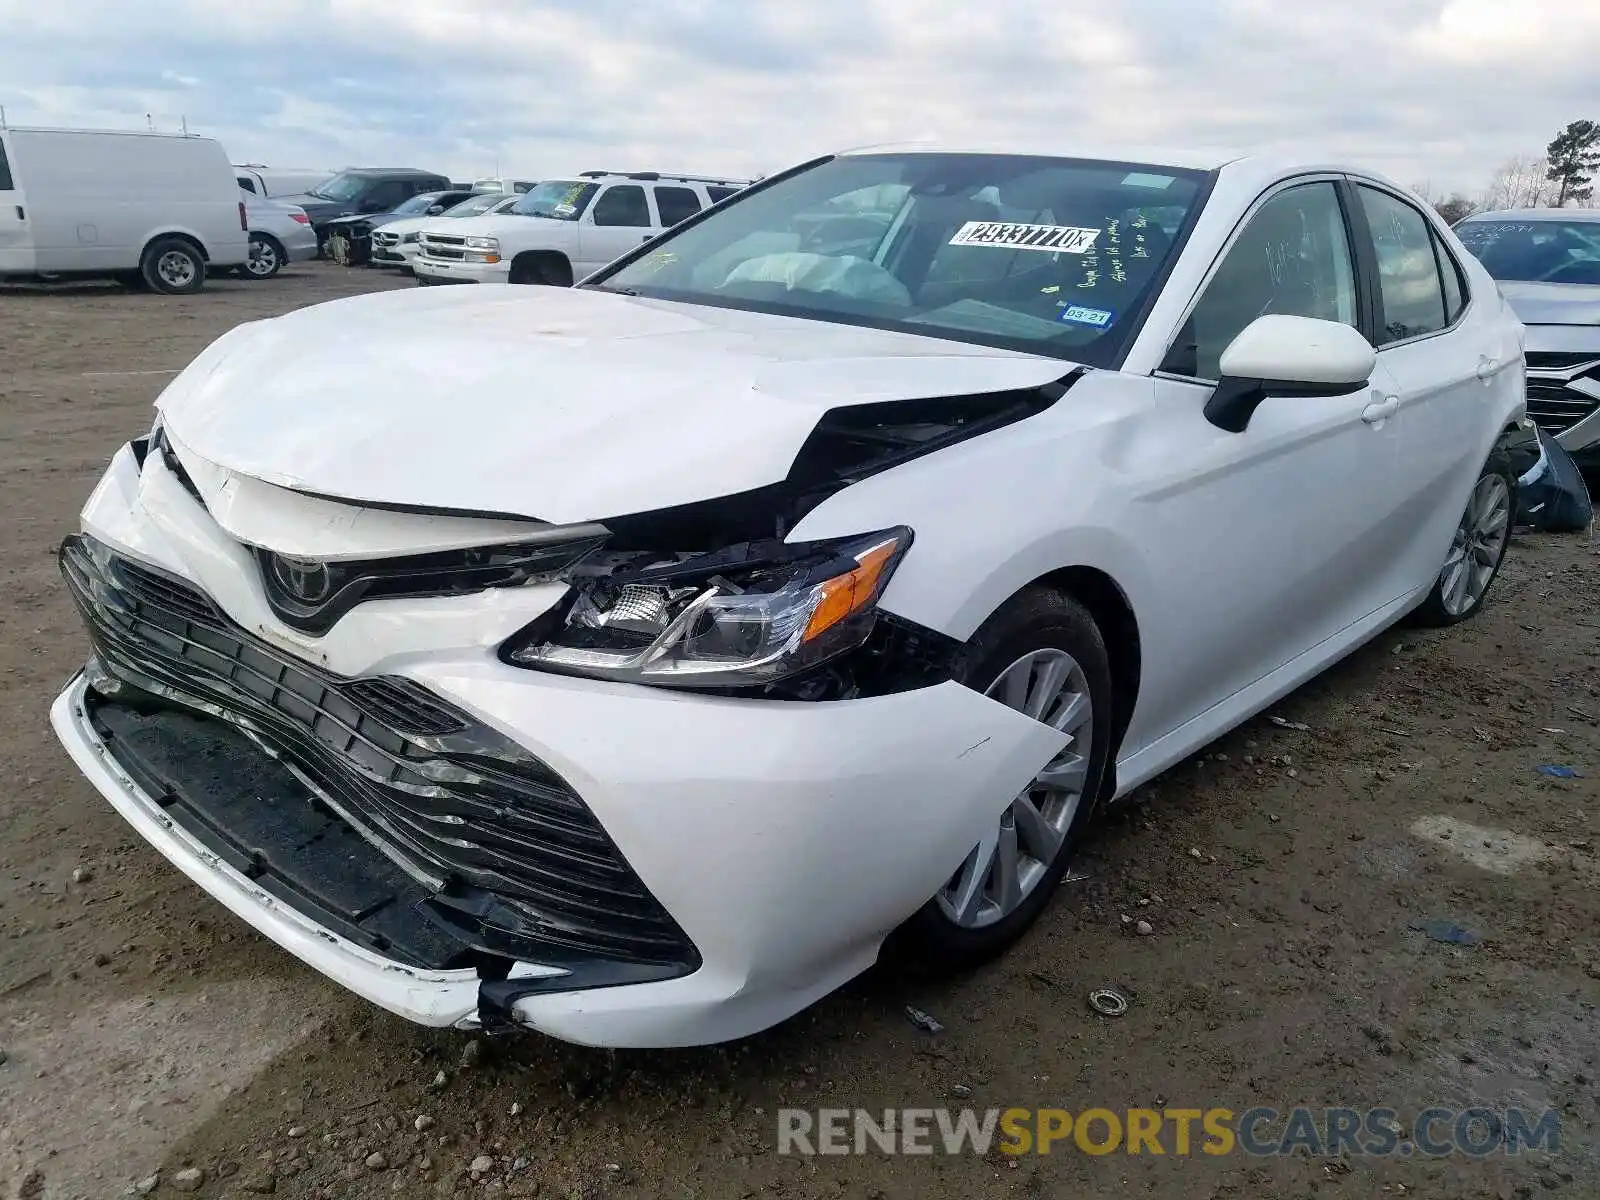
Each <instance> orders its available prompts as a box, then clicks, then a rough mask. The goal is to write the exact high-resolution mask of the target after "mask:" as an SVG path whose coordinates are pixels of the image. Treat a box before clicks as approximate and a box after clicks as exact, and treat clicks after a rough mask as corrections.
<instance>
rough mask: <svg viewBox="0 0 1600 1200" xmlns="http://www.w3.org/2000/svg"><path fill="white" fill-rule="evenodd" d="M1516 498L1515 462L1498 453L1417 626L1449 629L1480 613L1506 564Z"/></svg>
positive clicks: (1417, 615) (1482, 475)
mask: <svg viewBox="0 0 1600 1200" xmlns="http://www.w3.org/2000/svg"><path fill="white" fill-rule="evenodd" d="M1516 502H1517V481H1516V477H1515V476H1513V475H1512V473H1511V466H1510V464H1509V463H1508V462H1506V461H1505V460H1504V458H1503V456H1501V455H1498V454H1497V455H1494V456H1492V457H1491V458H1490V459H1489V461H1488V462H1486V463H1484V465H1483V470H1482V471H1481V472H1479V474H1478V481H1477V482H1476V483H1475V484H1473V485H1472V494H1471V495H1470V496H1469V497H1467V507H1466V509H1465V510H1464V511H1463V512H1462V514H1461V520H1460V522H1459V523H1458V524H1457V526H1456V532H1455V536H1453V537H1452V538H1451V539H1450V550H1449V553H1448V554H1446V555H1445V560H1444V566H1443V567H1441V568H1440V570H1439V576H1438V578H1437V579H1435V580H1434V581H1433V589H1432V590H1431V591H1429V593H1428V598H1427V599H1426V600H1424V601H1423V602H1422V603H1421V604H1420V605H1419V606H1418V607H1417V609H1416V610H1415V612H1413V614H1412V620H1413V623H1414V624H1417V625H1421V626H1425V627H1430V628H1443V627H1444V626H1447V625H1456V624H1459V623H1460V622H1462V621H1465V620H1467V619H1468V618H1469V617H1473V616H1476V615H1477V613H1478V610H1479V609H1481V608H1482V607H1483V602H1484V600H1485V599H1487V598H1488V595H1489V586H1490V585H1491V584H1492V583H1494V581H1495V577H1496V576H1497V575H1499V574H1500V567H1501V566H1502V565H1503V564H1504V562H1505V559H1506V548H1507V547H1508V546H1509V545H1510V544H1511V524H1512V515H1513V513H1514V511H1515V509H1516Z"/></svg>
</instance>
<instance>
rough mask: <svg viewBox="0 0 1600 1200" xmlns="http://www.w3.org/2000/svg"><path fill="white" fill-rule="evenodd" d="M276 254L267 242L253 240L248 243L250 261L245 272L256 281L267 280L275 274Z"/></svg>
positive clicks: (276, 267)
mask: <svg viewBox="0 0 1600 1200" xmlns="http://www.w3.org/2000/svg"><path fill="white" fill-rule="evenodd" d="M278 265H279V264H278V252H277V250H276V249H274V248H273V245H272V243H271V242H269V241H265V240H263V239H259V238H253V239H251V242H250V261H249V262H248V263H246V264H245V270H246V271H248V272H250V274H251V276H252V277H254V278H256V279H267V278H269V277H270V276H272V275H274V274H276V273H277V270H278Z"/></svg>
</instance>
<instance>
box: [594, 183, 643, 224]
mask: <svg viewBox="0 0 1600 1200" xmlns="http://www.w3.org/2000/svg"><path fill="white" fill-rule="evenodd" d="M594 223H595V224H596V225H631V226H637V227H641V228H646V229H647V228H649V226H650V205H649V202H648V201H646V200H645V196H644V189H643V188H642V187H640V186H639V185H638V184H635V183H619V184H615V185H613V186H612V187H608V188H607V189H606V190H605V191H603V192H601V193H600V198H599V199H598V200H596V201H595V202H594Z"/></svg>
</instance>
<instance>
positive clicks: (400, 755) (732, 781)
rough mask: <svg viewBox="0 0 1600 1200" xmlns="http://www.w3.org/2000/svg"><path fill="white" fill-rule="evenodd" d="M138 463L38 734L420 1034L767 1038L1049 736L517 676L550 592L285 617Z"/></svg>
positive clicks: (940, 715) (994, 809)
mask: <svg viewBox="0 0 1600 1200" xmlns="http://www.w3.org/2000/svg"><path fill="white" fill-rule="evenodd" d="M147 474H149V475H150V476H151V477H150V478H148V479H146V480H144V481H143V483H144V486H141V479H140V474H139V469H138V462H137V461H136V457H135V456H134V455H132V454H129V453H124V454H120V455H119V456H118V457H117V458H116V459H115V460H114V461H113V464H112V466H111V468H110V470H109V471H108V473H107V476H106V478H105V479H104V480H103V481H102V484H101V486H100V487H98V488H97V489H96V491H95V493H94V495H93V496H92V497H91V499H90V501H89V504H88V505H87V506H86V508H85V510H84V514H83V525H84V528H85V530H86V531H87V532H86V533H85V534H84V535H82V536H79V537H75V538H69V539H68V541H67V543H66V544H65V545H64V546H63V551H62V560H63V568H64V571H65V573H66V574H67V578H68V584H69V588H70V590H71V591H72V593H73V596H74V599H75V600H76V602H77V603H78V604H79V607H80V609H81V610H82V611H83V614H84V617H85V621H86V624H87V625H88V628H89V633H90V638H91V641H92V643H93V645H94V652H95V656H96V657H95V659H94V660H92V662H91V664H90V667H89V668H88V673H86V674H80V675H79V676H78V677H77V678H75V679H74V680H73V681H72V682H71V683H70V684H69V685H68V687H67V688H66V689H65V691H63V693H62V694H61V696H60V697H59V698H58V699H57V701H56V702H55V705H54V707H53V709H52V723H53V725H54V727H55V730H56V732H57V734H58V736H59V737H60V739H61V741H62V743H63V745H64V746H65V747H66V748H67V750H68V751H69V752H70V754H71V756H72V758H73V760H74V761H75V762H76V763H77V765H78V767H79V768H80V770H81V771H82V772H83V774H84V776H85V777H86V778H87V779H88V780H89V781H90V782H91V783H92V784H93V785H94V786H95V787H96V788H97V789H98V790H99V791H100V792H101V793H102V794H103V795H105V796H106V798H107V799H108V800H109V801H110V802H111V803H112V804H113V806H115V807H116V809H117V810H118V811H119V812H120V813H122V815H123V816H124V817H125V818H126V819H127V820H128V821H129V823H130V824H132V825H133V826H134V827H135V828H136V829H137V830H138V831H139V833H140V834H141V836H143V837H144V838H146V839H147V840H148V841H149V842H150V843H151V844H152V845H153V846H155V847H156V848H157V849H158V850H159V851H160V852H161V853H163V854H164V855H166V856H167V857H168V858H169V859H171V860H172V862H173V863H174V864H175V865H177V866H178V867H179V868H180V869H181V870H182V871H183V872H184V874H185V875H187V876H188V877H189V878H190V879H192V880H194V881H195V882H196V883H198V884H199V885H200V886H201V887H202V888H204V889H205V890H206V891H207V892H209V893H210V894H211V895H213V896H214V897H216V898H217V899H218V900H219V901H221V902H222V903H223V904H225V905H226V906H227V907H228V908H229V909H230V910H231V911H232V912H234V913H235V914H236V915H237V916H239V917H240V918H241V919H243V920H244V921H246V922H247V923H249V924H250V925H252V926H254V927H255V928H256V929H257V930H259V931H260V932H262V933H263V934H265V935H266V936H267V937H269V938H271V939H272V940H273V941H275V942H277V943H278V944H279V945H281V946H282V947H284V948H285V949H287V950H289V951H290V952H291V953H293V954H295V955H296V956H298V957H299V958H301V959H302V960H303V961H305V962H306V963H307V964H308V965H310V966H312V967H313V968H314V969H316V970H318V971H320V972H322V973H323V974H325V975H327V976H328V977H329V978H330V979H332V980H334V981H336V982H338V983H340V984H342V985H344V986H345V987H346V988H348V989H350V990H351V991H354V992H356V993H357V994H359V995H361V996H363V997H364V998H366V999H367V1000H369V1001H371V1002H372V1003H374V1004H377V1005H380V1006H381V1007H383V1008H385V1009H388V1010H389V1011H391V1012H394V1013H396V1014H398V1015H400V1016H403V1017H405V1018H407V1019H408V1020H411V1021H415V1022H418V1023H420V1024H425V1025H431V1026H438V1027H449V1026H457V1027H462V1028H489V1029H494V1028H502V1027H510V1026H515V1027H521V1028H528V1029H534V1030H538V1031H541V1032H544V1033H547V1034H550V1035H552V1036H555V1037H558V1038H561V1039H563V1040H566V1041H570V1042H576V1043H581V1044H587V1045H598V1046H613V1047H667V1046H684V1045H700V1044H707V1043H714V1042H721V1041H727V1040H730V1039H733V1038H738V1037H744V1036H748V1035H750V1034H753V1033H756V1032H758V1031H760V1030H762V1029H765V1028H767V1027H769V1026H771V1025H774V1024H776V1023H778V1022H779V1021H782V1020H784V1019H786V1018H788V1017H790V1016H792V1015H793V1014H795V1013H796V1012H798V1011H800V1010H801V1009H803V1008H805V1007H806V1006H807V1005H809V1004H811V1003H812V1002H813V1001H815V1000H817V999H819V998H820V997H822V996H823V995H826V994H827V993H828V992H830V991H832V990H833V989H834V988H836V987H838V986H839V985H840V984H842V983H844V982H845V981H846V980H848V979H849V978H851V977H852V976H854V975H856V974H858V973H859V972H860V971H862V970H864V969H865V968H867V967H868V966H870V965H871V964H872V962H873V961H874V960H875V959H876V957H877V953H878V949H879V947H880V945H881V944H882V941H883V939H884V937H885V936H886V935H887V934H888V933H889V932H890V931H891V930H892V929H894V928H895V926H897V925H898V924H899V923H900V922H901V921H903V920H904V919H905V918H906V917H908V916H909V915H910V914H911V913H913V912H914V911H915V910H916V909H917V908H918V907H919V906H920V905H921V904H923V903H924V902H926V901H927V900H928V898H929V897H931V896H932V895H933V894H934V893H935V892H937V891H938V889H939V888H940V886H942V885H943V883H944V882H945V880H946V879H947V878H948V876H949V874H950V872H951V871H952V870H954V869H955V867H956V866H957V865H958V864H959V863H960V862H961V861H962V859H963V858H964V857H965V855H966V854H967V853H968V852H969V851H970V849H971V847H972V846H973V845H974V844H976V843H977V842H978V841H979V840H980V838H981V837H982V836H983V835H984V833H985V832H986V831H987V830H988V829H989V828H991V827H992V825H993V822H994V820H995V819H996V815H997V813H998V812H999V811H1000V809H1001V808H1003V807H1004V805H1005V804H1006V803H1007V802H1008V800H1009V798H1010V797H1012V796H1014V795H1015V794H1016V793H1017V791H1018V790H1019V789H1020V788H1021V787H1022V786H1023V785H1024V784H1025V783H1026V781H1027V780H1028V779H1030V778H1032V777H1033V775H1034V774H1035V773H1036V772H1037V770H1038V767H1039V764H1041V763H1043V762H1046V761H1048V760H1049V759H1050V758H1051V757H1052V756H1053V755H1054V754H1055V753H1057V752H1058V751H1059V750H1060V747H1061V744H1062V741H1063V738H1062V735H1061V734H1060V733H1058V732H1057V731H1056V730H1054V729H1052V728H1051V727H1049V726H1046V725H1042V724H1040V723H1038V722H1036V721H1033V720H1031V719H1029V718H1027V717H1026V716H1024V715H1023V714H1021V713H1018V712H1016V711H1014V710H1012V709H1010V708H1007V707H1005V706H1004V705H1002V704H999V703H997V702H996V701H994V700H992V699H989V698H987V697H985V696H983V695H981V694H980V693H978V692H976V691H974V690H972V689H970V688H967V687H964V686H962V685H961V684H959V683H956V682H953V681H946V682H943V683H937V684H933V685H930V686H925V687H920V688H916V689H914V690H910V691H905V692H899V693H895V694H890V695H884V696H878V697H872V698H861V699H853V700H838V701H827V702H799V701H776V700H754V699H736V698H731V697H717V696H700V695H690V694H684V693H681V692H672V691H667V690H663V689H659V688H652V687H644V686H639V685H633V684H620V683H608V682H602V681H597V680H589V679H581V678H573V677H567V676H560V675H551V674H547V673H544V672H541V671H537V670H530V669H525V668H520V667H516V666H513V665H510V664H507V663H506V662H504V661H502V660H501V659H500V658H499V657H498V655H497V654H496V653H495V652H494V648H495V646H496V645H497V644H498V642H499V640H502V639H503V638H504V637H507V636H510V634H512V633H513V632H515V630H517V629H519V628H521V627H522V626H523V625H525V624H526V622H527V620H528V619H529V618H528V615H527V613H526V612H525V611H522V608H523V607H526V606H531V605H532V604H533V603H534V602H536V601H537V602H540V603H543V602H546V601H545V600H544V598H543V593H542V592H538V591H537V590H536V589H500V590H498V591H496V590H494V589H491V590H489V591H486V592H483V593H479V594H476V595H472V594H467V595H460V596H452V597H435V598H417V599H410V600H408V599H393V600H382V601H373V602H370V603H369V604H366V605H362V606H360V607H358V608H357V609H356V610H355V611H353V612H352V613H350V614H348V615H347V616H346V617H344V618H343V619H342V620H341V621H340V622H339V623H338V624H337V625H335V626H334V628H333V629H331V630H329V631H328V632H327V633H326V634H324V635H322V636H321V637H319V638H308V637H305V636H303V635H296V634H295V632H294V631H293V630H289V629H287V628H286V627H284V626H283V625H282V624H281V622H280V621H279V620H278V618H277V617H276V616H275V615H274V613H273V611H272V609H271V607H270V605H269V603H268V602H267V599H266V597H265V594H264V592H263V590H262V585H261V582H260V579H259V573H258V572H256V571H255V570H253V569H252V565H251V560H250V558H249V557H248V556H247V555H245V554H244V553H243V552H242V551H239V550H238V549H237V547H236V546H235V545H234V544H233V543H231V542H229V541H228V540H227V539H226V537H225V535H224V534H223V533H222V531H221V530H220V529H219V528H218V527H217V526H216V524H215V522H213V521H212V520H211V519H210V518H209V517H208V516H207V515H206V513H205V510H204V509H203V508H202V507H201V505H200V503H199V501H197V500H195V499H193V498H192V497H190V496H189V495H188V493H186V492H184V491H183V490H182V489H181V488H180V487H178V485H177V484H176V483H173V482H172V481H171V480H168V479H167V478H166V477H165V476H164V475H163V474H162V472H161V471H160V470H155V471H153V472H147ZM508 600H517V601H519V602H520V605H519V607H518V608H517V609H516V610H508V607H507V601H508ZM469 616H470V618H471V619H470V620H468V617H469ZM501 631H503V632H501ZM290 647H294V648H290ZM352 706H354V707H353V708H352ZM441 715H442V716H449V717H451V718H453V719H454V720H455V724H454V725H451V724H450V723H448V722H445V721H443V720H439V719H436V718H439V717H440V716H441ZM369 718H371V719H373V720H375V721H376V724H372V723H370V722H369V720H368V719H369ZM430 722H433V723H432V724H430ZM330 847H333V848H334V850H335V851H336V852H330V849H329V848H330ZM508 901H509V902H510V910H511V911H508V908H507V904H506V902H508Z"/></svg>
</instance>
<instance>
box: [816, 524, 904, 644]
mask: <svg viewBox="0 0 1600 1200" xmlns="http://www.w3.org/2000/svg"><path fill="white" fill-rule="evenodd" d="M899 548H900V543H899V542H898V541H896V540H894V539H890V540H889V541H886V542H879V543H878V544H877V545H876V546H873V547H872V548H871V549H870V550H867V551H866V552H865V553H863V554H862V555H861V556H860V557H858V558H857V559H856V562H857V564H858V565H857V566H856V568H855V570H853V571H846V572H845V573H844V574H843V575H835V576H834V577H833V578H832V579H830V580H828V581H827V582H826V583H824V584H823V585H822V598H821V599H820V600H819V601H817V606H816V608H814V609H812V610H811V620H810V621H808V622H807V623H806V632H805V636H804V637H803V638H801V639H800V640H801V641H802V642H809V641H810V640H811V639H812V638H814V637H817V636H818V635H820V634H822V633H826V632H827V631H828V630H829V629H832V628H833V627H834V626H835V625H837V624H838V623H839V622H840V621H842V620H844V619H845V618H846V617H848V616H850V614H852V613H854V612H859V611H860V610H861V609H863V608H865V607H866V606H867V605H869V604H871V603H872V600H873V597H874V596H876V595H877V594H878V585H879V583H880V581H881V580H882V579H883V569H884V568H885V567H886V566H888V565H889V562H890V560H892V559H893V558H894V556H895V552H896V551H897V550H899Z"/></svg>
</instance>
